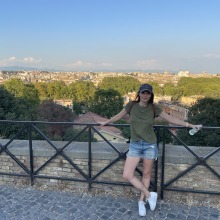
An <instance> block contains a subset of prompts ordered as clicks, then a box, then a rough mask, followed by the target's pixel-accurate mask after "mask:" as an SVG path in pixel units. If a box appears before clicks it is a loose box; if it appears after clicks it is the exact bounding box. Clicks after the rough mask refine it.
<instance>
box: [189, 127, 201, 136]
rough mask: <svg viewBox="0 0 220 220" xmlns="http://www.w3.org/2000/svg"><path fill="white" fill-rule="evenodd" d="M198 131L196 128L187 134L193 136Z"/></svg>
mask: <svg viewBox="0 0 220 220" xmlns="http://www.w3.org/2000/svg"><path fill="white" fill-rule="evenodd" d="M198 131H199V129H196V128H192V129H190V130H189V134H190V135H194V134H195V133H196V132H198Z"/></svg>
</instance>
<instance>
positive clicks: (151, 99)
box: [134, 91, 154, 103]
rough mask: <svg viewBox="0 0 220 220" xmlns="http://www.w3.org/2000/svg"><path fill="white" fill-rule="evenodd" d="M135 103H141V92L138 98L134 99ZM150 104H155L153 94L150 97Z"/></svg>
mask: <svg viewBox="0 0 220 220" xmlns="http://www.w3.org/2000/svg"><path fill="white" fill-rule="evenodd" d="M134 102H140V92H139V91H138V94H137V96H136V97H135V99H134ZM148 103H154V94H153V93H151V97H150V99H149V101H148Z"/></svg>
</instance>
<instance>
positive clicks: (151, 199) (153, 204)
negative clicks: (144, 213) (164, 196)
mask: <svg viewBox="0 0 220 220" xmlns="http://www.w3.org/2000/svg"><path fill="white" fill-rule="evenodd" d="M147 201H148V203H149V205H150V210H151V211H154V209H155V208H156V204H157V193H156V192H150V197H149V198H148V199H147Z"/></svg>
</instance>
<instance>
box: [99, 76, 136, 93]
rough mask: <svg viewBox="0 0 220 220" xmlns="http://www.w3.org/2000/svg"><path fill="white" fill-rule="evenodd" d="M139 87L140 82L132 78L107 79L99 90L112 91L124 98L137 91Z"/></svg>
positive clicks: (100, 85)
mask: <svg viewBox="0 0 220 220" xmlns="http://www.w3.org/2000/svg"><path fill="white" fill-rule="evenodd" d="M139 86H140V82H139V81H138V80H137V79H135V78H133V77H131V76H120V77H105V78H104V79H103V80H102V82H101V83H100V84H99V89H112V90H115V91H118V92H119V93H120V95H121V96H123V95H125V94H127V93H128V92H133V91H137V90H138V88H139Z"/></svg>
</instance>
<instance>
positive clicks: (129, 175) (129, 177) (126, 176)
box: [123, 172, 133, 182]
mask: <svg viewBox="0 0 220 220" xmlns="http://www.w3.org/2000/svg"><path fill="white" fill-rule="evenodd" d="M132 178H133V176H132V175H131V174H130V173H126V172H124V173H123V179H124V180H127V181H128V182H130V180H131V179H132Z"/></svg>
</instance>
